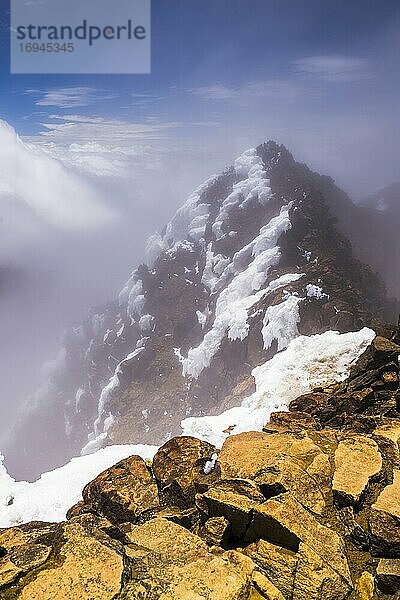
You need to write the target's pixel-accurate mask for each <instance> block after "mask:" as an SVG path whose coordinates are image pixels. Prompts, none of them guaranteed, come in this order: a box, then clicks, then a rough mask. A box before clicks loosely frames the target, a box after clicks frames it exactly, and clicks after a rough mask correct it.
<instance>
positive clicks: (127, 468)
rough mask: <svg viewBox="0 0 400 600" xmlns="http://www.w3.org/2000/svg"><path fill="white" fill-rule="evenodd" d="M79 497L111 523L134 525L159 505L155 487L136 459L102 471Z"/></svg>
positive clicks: (127, 459)
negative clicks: (132, 523)
mask: <svg viewBox="0 0 400 600" xmlns="http://www.w3.org/2000/svg"><path fill="white" fill-rule="evenodd" d="M82 495H83V499H84V502H85V504H86V505H87V506H90V507H91V509H92V510H94V511H95V512H96V513H98V514H99V515H103V516H105V517H107V518H108V519H109V520H110V521H111V522H113V523H123V522H125V521H131V522H136V521H137V519H138V518H139V517H140V516H141V515H142V514H143V513H145V512H146V511H152V510H153V511H154V510H155V509H157V507H158V506H159V499H158V488H157V484H156V482H155V481H154V479H153V478H152V476H151V473H150V471H149V469H148V468H147V466H146V463H145V462H144V460H143V459H142V458H140V457H139V456H131V457H129V458H126V459H124V460H121V461H120V462H119V463H117V464H116V465H114V466H113V467H111V468H110V469H107V470H106V471H103V473H101V474H100V475H98V477H96V479H95V480H94V481H92V482H91V483H89V484H88V485H87V486H86V487H85V488H84V490H83V494H82ZM72 514H75V511H74V513H72Z"/></svg>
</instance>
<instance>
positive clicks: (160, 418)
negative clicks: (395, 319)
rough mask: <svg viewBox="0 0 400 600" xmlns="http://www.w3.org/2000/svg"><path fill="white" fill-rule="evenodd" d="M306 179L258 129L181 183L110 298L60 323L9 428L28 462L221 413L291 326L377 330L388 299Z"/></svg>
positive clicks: (159, 439) (172, 429)
mask: <svg viewBox="0 0 400 600" xmlns="http://www.w3.org/2000/svg"><path fill="white" fill-rule="evenodd" d="M319 181H320V180H319V179H318V176H316V175H315V174H313V173H312V172H311V171H310V170H309V169H307V167H305V166H304V165H301V164H299V163H296V162H295V160H294V158H293V156H292V155H291V154H290V152H289V151H288V150H287V149H286V148H285V147H284V146H282V145H279V144H277V143H276V142H273V141H268V142H266V143H265V144H262V145H260V146H258V148H252V149H249V150H246V151H245V152H244V153H243V154H242V155H241V156H239V157H238V158H237V159H236V161H235V163H234V165H233V167H232V168H229V169H227V170H226V171H225V172H224V173H222V174H220V175H217V176H213V177H211V178H210V179H208V180H207V181H206V182H205V183H204V184H203V185H201V186H200V187H199V188H198V189H196V190H195V191H194V192H193V193H192V194H191V195H190V196H189V198H188V199H187V201H186V202H185V204H184V205H183V206H182V207H181V208H180V209H179V210H178V211H177V212H176V214H175V215H174V216H173V218H172V219H171V221H170V222H169V223H168V224H167V225H166V227H165V228H164V230H163V232H162V233H161V234H155V235H154V236H152V237H151V238H150V239H149V241H148V243H147V248H146V252H147V257H148V259H147V266H142V267H140V268H138V269H137V270H136V271H134V272H133V274H132V275H131V277H130V279H129V280H128V281H127V284H126V285H125V287H124V288H123V290H122V291H121V293H120V294H119V302H118V303H116V304H111V305H109V307H108V308H107V310H106V311H99V312H96V311H95V312H93V313H92V314H91V315H90V316H89V317H88V318H87V319H86V320H85V321H84V322H83V324H82V326H80V327H77V328H74V329H73V330H72V331H71V332H70V335H69V336H67V338H66V340H65V343H64V348H63V350H62V352H61V355H60V357H61V358H60V359H59V360H58V361H56V362H55V364H54V369H53V370H52V372H51V373H50V379H49V380H46V381H44V383H43V386H42V388H41V389H40V390H38V392H37V393H36V394H35V397H34V401H35V402H34V404H35V409H34V411H33V413H34V414H33V415H32V413H31V414H30V415H29V424H28V422H26V424H24V423H22V424H21V425H20V427H19V430H17V431H15V432H14V434H13V436H14V440H15V442H14V443H15V444H16V445H17V447H18V448H19V449H21V450H22V451H23V452H29V453H30V454H31V455H34V456H35V457H37V460H38V463H37V469H38V471H40V472H41V471H43V469H44V468H45V469H48V468H49V467H53V466H57V465H58V464H62V463H63V462H65V460H66V459H67V458H69V457H70V456H72V455H75V454H77V453H79V451H80V450H81V449H82V447H84V449H83V452H84V453H86V452H91V451H93V450H95V449H97V448H99V447H101V446H102V445H104V444H108V443H138V442H140V443H151V444H161V443H163V442H164V441H165V440H167V439H169V438H170V437H171V436H172V435H174V434H179V433H181V431H182V428H181V422H182V421H184V420H185V419H188V418H197V417H202V416H203V415H206V414H219V413H222V412H223V411H228V415H229V414H230V413H229V410H230V409H233V408H234V407H238V406H241V404H242V403H243V402H244V403H246V402H247V400H246V399H248V398H249V397H250V396H251V395H252V394H254V393H258V392H257V378H256V376H255V375H254V373H255V372H256V370H257V368H258V367H259V366H260V365H263V364H265V363H267V362H268V361H269V360H270V359H271V358H272V357H274V356H275V355H276V354H277V353H279V352H281V351H282V350H284V349H285V348H287V347H288V346H289V344H290V343H291V342H292V340H294V339H295V338H296V337H297V336H300V335H305V336H309V335H312V334H319V333H323V332H326V331H329V330H336V331H339V332H341V333H345V332H349V331H357V330H360V329H362V327H364V326H368V327H372V328H373V329H375V330H379V329H382V327H383V325H384V324H383V323H382V319H383V320H384V319H385V316H386V317H387V318H390V317H392V316H393V307H392V306H391V305H390V304H389V303H388V302H387V300H386V298H385V292H384V288H383V286H382V284H381V283H380V281H379V280H378V279H377V278H376V277H375V276H374V275H373V273H372V272H371V270H370V269H368V268H367V267H366V266H364V265H362V264H361V263H360V262H359V261H357V259H356V258H355V257H354V256H353V254H352V249H351V244H350V243H349V241H348V240H347V239H346V238H344V237H343V236H342V235H341V234H340V233H339V232H338V231H337V229H336V227H335V223H334V219H333V218H332V216H331V214H330V210H329V206H328V203H327V201H326V199H325V197H324V195H323V193H322V192H321V190H320V189H319V187H318V184H319ZM271 402H273V401H272V400H271ZM257 410H258V409H257ZM270 410H271V406H270V405H268V406H265V407H264V409H262V410H261V414H262V420H263V421H264V422H265V420H266V418H267V415H268V411H270ZM43 414H46V419H44V418H42V416H41V415H43ZM226 419H227V420H228V421H229V420H230V417H229V416H227V417H226ZM232 419H233V422H230V421H229V422H228V425H229V426H230V427H231V429H230V430H235V428H236V426H237V423H236V422H234V421H235V419H234V417H232ZM42 420H43V423H42ZM49 423H50V425H49ZM26 427H29V436H28V435H26V431H25V428H26ZM43 427H45V429H46V436H44V435H43ZM49 427H50V430H51V433H52V434H53V435H54V436H55V437H56V438H57V444H53V441H52V439H51V435H49ZM88 431H89V438H88ZM221 435H223V436H225V437H226V435H228V434H226V433H225V434H222V433H221ZM62 439H63V440H64V446H63V448H62V451H61V453H60V455H59V456H54V455H53V456H52V459H49V453H48V448H50V447H57V448H60V446H61V444H60V440H62ZM27 440H30V442H29V443H30V444H31V446H28V445H27ZM7 454H8V455H13V456H15V455H16V449H15V448H14V449H13V452H8V453H7ZM50 461H51V464H49V462H50ZM15 470H18V471H19V473H20V474H21V464H16V465H15ZM22 475H25V473H22Z"/></svg>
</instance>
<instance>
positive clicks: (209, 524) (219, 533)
mask: <svg viewBox="0 0 400 600" xmlns="http://www.w3.org/2000/svg"><path fill="white" fill-rule="evenodd" d="M198 534H199V536H200V537H201V538H202V539H203V540H205V541H206V542H207V544H209V545H210V546H221V547H224V546H225V545H226V544H227V542H228V540H229V538H230V537H231V524H230V522H229V521H228V519H225V517H211V518H210V519H207V521H206V522H205V523H204V525H203V526H202V527H200V528H199V531H198Z"/></svg>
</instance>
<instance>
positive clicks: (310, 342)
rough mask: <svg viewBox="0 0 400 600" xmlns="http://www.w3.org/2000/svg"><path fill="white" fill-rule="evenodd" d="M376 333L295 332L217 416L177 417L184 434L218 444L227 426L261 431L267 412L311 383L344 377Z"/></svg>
mask: <svg viewBox="0 0 400 600" xmlns="http://www.w3.org/2000/svg"><path fill="white" fill-rule="evenodd" d="M374 337H375V333H374V332H373V331H372V330H371V329H368V328H366V327H365V328H364V329H362V330H361V331H358V332H354V333H353V332H352V333H343V334H340V333H338V332H337V331H327V332H326V333H322V334H318V335H312V336H299V337H297V338H296V339H294V340H293V341H291V342H290V344H289V346H288V347H287V349H286V350H284V351H283V352H279V353H278V354H275V356H274V357H273V358H272V359H271V360H269V361H267V362H265V363H264V364H262V365H260V366H259V367H256V368H255V369H253V371H252V375H253V376H254V379H255V383H256V391H255V392H254V393H253V394H252V395H251V396H249V397H248V398H245V399H244V400H243V402H242V404H241V405H240V406H238V407H234V408H231V409H229V410H226V411H225V412H223V413H222V414H221V415H218V416H206V417H190V418H188V419H185V420H184V421H182V429H183V435H192V436H194V437H197V438H200V439H203V440H206V441H208V442H210V443H211V444H214V445H216V446H217V447H221V445H222V444H223V442H224V440H225V439H226V437H227V436H228V435H229V434H227V433H224V430H226V429H227V428H228V427H229V428H230V427H234V429H233V431H232V433H233V434H235V433H241V432H243V431H252V430H261V429H262V427H263V426H264V425H265V424H266V423H267V422H268V420H269V417H270V414H271V413H272V412H276V411H282V410H287V409H288V406H289V403H290V402H291V401H292V400H294V399H295V398H297V397H298V396H300V395H301V394H305V393H306V392H308V391H310V390H311V389H312V388H314V387H317V386H320V385H322V384H324V383H328V382H332V381H342V380H344V379H345V378H346V377H347V375H348V373H349V370H350V366H351V364H352V363H353V362H354V361H355V360H356V359H357V358H358V357H359V356H360V355H361V354H362V352H363V351H364V350H365V349H366V347H367V346H368V344H370V343H371V341H372V340H373V338H374Z"/></svg>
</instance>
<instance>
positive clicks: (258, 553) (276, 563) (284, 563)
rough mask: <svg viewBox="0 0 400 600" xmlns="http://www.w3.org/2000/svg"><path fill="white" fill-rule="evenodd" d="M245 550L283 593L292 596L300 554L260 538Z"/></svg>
mask: <svg viewBox="0 0 400 600" xmlns="http://www.w3.org/2000/svg"><path fill="white" fill-rule="evenodd" d="M243 552H244V553H245V554H246V556H249V557H250V558H251V559H252V561H253V562H254V563H255V564H256V565H257V569H259V570H260V571H261V573H262V574H263V575H264V576H266V577H267V578H268V580H269V581H271V583H272V584H273V585H274V586H275V587H276V588H277V589H278V590H279V591H280V592H281V593H282V595H283V597H284V598H290V597H291V594H292V591H293V582H294V576H295V572H296V568H297V562H298V554H296V553H295V552H292V551H291V550H287V549H286V548H282V547H280V546H276V545H275V544H271V543H270V542H267V541H266V540H263V539H260V540H258V541H257V542H255V543H252V544H250V545H248V546H247V547H246V548H245V549H244V550H243Z"/></svg>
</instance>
